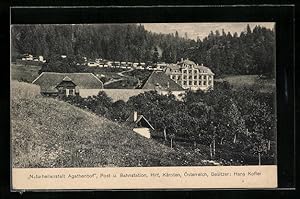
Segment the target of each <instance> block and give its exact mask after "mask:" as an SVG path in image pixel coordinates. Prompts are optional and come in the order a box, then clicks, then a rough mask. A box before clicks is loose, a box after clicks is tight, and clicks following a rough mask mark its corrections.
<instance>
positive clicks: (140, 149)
mask: <svg viewBox="0 0 300 199" xmlns="http://www.w3.org/2000/svg"><path fill="white" fill-rule="evenodd" d="M13 84H15V86H14V87H15V88H16V87H17V88H23V89H24V90H26V89H27V90H30V89H36V88H35V87H32V85H29V84H25V83H18V82H13ZM17 93H18V92H17ZM26 93H28V92H26ZM32 93H33V95H32V96H28V95H23V94H22V93H19V95H20V96H18V97H12V107H11V119H12V123H11V125H12V159H13V162H12V163H13V166H14V167H106V166H109V167H113V166H115V167H121V166H177V165H178V166H179V165H203V164H204V163H203V162H202V160H203V159H205V158H204V157H203V156H202V155H201V153H199V152H195V153H191V152H188V151H185V150H184V149H181V148H178V149H170V148H169V147H168V146H164V145H162V144H160V143H158V142H156V141H154V140H152V139H147V138H144V137H142V136H140V135H138V134H136V133H135V132H133V131H131V130H130V129H129V128H127V127H126V126H124V125H120V124H118V123H115V122H112V121H110V120H108V119H105V118H102V117H98V116H96V115H94V114H92V113H90V112H88V111H85V110H82V109H79V108H77V107H74V106H72V105H70V104H67V103H65V102H61V101H57V100H55V99H52V98H44V97H41V96H38V95H36V94H34V93H35V92H32ZM15 95H16V92H15Z"/></svg>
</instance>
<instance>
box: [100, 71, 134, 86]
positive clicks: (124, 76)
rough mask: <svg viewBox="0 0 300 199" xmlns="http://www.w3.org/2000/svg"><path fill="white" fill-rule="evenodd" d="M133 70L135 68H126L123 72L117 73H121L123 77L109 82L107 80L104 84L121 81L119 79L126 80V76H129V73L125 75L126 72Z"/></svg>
mask: <svg viewBox="0 0 300 199" xmlns="http://www.w3.org/2000/svg"><path fill="white" fill-rule="evenodd" d="M133 70H134V69H133V68H130V69H129V70H124V71H122V72H119V73H117V75H119V76H120V77H122V78H120V79H111V80H109V81H108V82H105V83H104V85H108V84H111V83H114V82H119V81H122V80H124V78H126V77H128V76H127V75H124V73H127V72H130V71H133Z"/></svg>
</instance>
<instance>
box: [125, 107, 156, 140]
mask: <svg viewBox="0 0 300 199" xmlns="http://www.w3.org/2000/svg"><path fill="white" fill-rule="evenodd" d="M126 122H127V124H128V126H130V127H132V128H133V129H132V130H133V131H134V132H136V133H138V134H140V135H141V136H144V137H146V138H151V131H154V128H153V126H152V125H151V124H150V122H149V121H148V120H147V119H146V118H145V117H144V116H143V115H139V114H138V113H137V112H136V111H134V112H133V114H132V115H130V116H129V117H128V118H127V120H126Z"/></svg>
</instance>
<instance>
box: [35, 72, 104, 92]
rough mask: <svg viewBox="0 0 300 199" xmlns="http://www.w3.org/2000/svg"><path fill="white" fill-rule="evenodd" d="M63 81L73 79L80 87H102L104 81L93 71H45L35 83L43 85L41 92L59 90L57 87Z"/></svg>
mask: <svg viewBox="0 0 300 199" xmlns="http://www.w3.org/2000/svg"><path fill="white" fill-rule="evenodd" d="M62 81H72V82H74V83H75V84H76V85H77V86H76V88H79V89H102V88H103V83H102V81H101V80H100V79H98V78H97V77H96V76H95V75H94V74H92V73H54V72H43V73H41V74H40V75H39V76H38V77H37V78H36V79H35V80H33V82H32V83H33V84H37V85H39V86H40V87H41V92H57V89H56V88H55V87H56V86H57V85H58V84H59V83H61V82H62Z"/></svg>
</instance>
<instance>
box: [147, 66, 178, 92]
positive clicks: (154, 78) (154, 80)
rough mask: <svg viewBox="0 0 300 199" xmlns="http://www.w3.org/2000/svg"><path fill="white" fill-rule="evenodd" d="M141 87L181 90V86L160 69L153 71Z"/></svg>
mask: <svg viewBox="0 0 300 199" xmlns="http://www.w3.org/2000/svg"><path fill="white" fill-rule="evenodd" d="M142 89H159V90H170V91H181V90H183V88H182V87H181V86H180V85H179V84H177V83H176V82H175V81H173V80H172V79H170V77H169V76H168V75H166V74H165V73H164V72H162V71H153V72H152V74H151V75H150V76H149V77H148V79H147V81H146V82H145V83H144V85H143V86H142Z"/></svg>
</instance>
